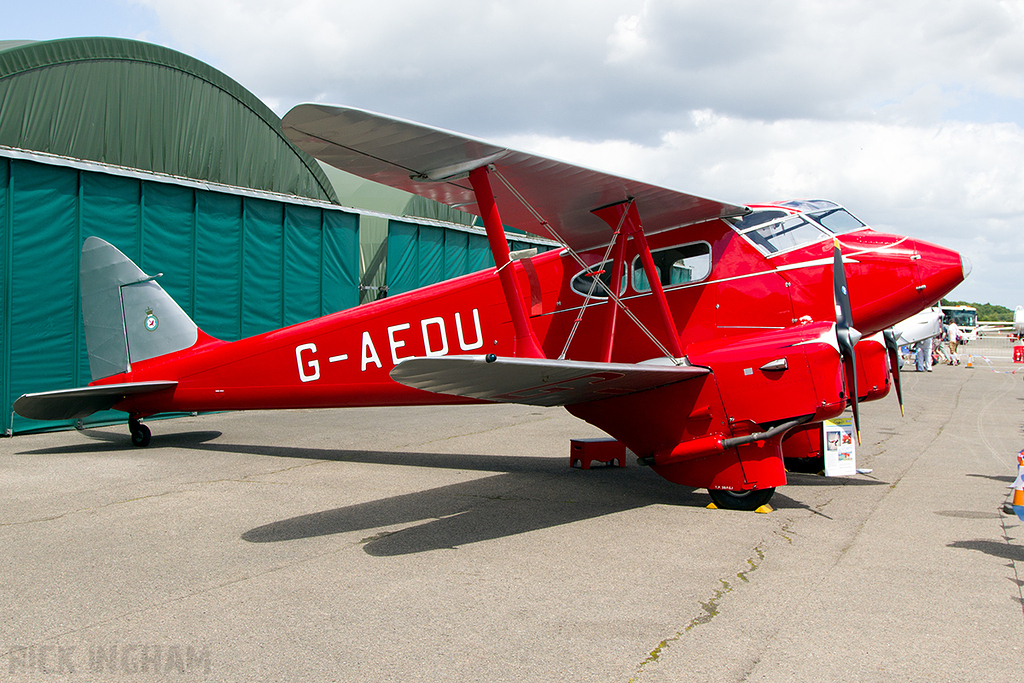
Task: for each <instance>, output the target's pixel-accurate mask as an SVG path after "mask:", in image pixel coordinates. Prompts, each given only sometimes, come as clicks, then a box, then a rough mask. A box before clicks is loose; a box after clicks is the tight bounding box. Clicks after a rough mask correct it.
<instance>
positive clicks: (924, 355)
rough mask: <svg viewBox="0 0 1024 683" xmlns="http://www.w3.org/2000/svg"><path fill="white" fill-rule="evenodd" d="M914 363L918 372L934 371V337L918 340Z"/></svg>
mask: <svg viewBox="0 0 1024 683" xmlns="http://www.w3.org/2000/svg"><path fill="white" fill-rule="evenodd" d="M914 364H915V365H916V366H917V371H918V372H931V371H932V338H931V337H928V338H927V339H922V340H921V341H919V342H917V356H916V358H915V362H914Z"/></svg>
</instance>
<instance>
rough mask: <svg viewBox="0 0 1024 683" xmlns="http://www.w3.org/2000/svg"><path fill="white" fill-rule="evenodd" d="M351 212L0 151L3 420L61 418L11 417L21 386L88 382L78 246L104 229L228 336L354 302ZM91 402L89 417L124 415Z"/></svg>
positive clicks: (11, 426)
mask: <svg viewBox="0 0 1024 683" xmlns="http://www.w3.org/2000/svg"><path fill="white" fill-rule="evenodd" d="M358 219H359V217H358V215H356V214H352V213H347V212H345V211H341V210H337V209H334V208H331V207H329V206H325V205H321V204H315V205H309V204H299V203H294V204H293V203H289V202H287V201H278V200H277V199H276V198H270V199H268V198H262V197H259V198H258V197H253V196H250V195H247V194H244V193H240V194H237V195H236V194H231V193H229V192H215V191H212V190H207V189H201V188H197V187H196V188H194V187H190V186H187V185H179V184H173V183H166V182H158V181H154V180H149V179H147V178H145V177H141V176H140V177H135V176H128V175H125V176H121V175H110V174H106V173H101V172H97V171H93V170H82V169H78V168H71V167H66V166H59V165H51V164H45V163H39V162H36V161H31V160H24V159H17V158H7V157H0V332H2V334H0V404H2V406H3V408H2V410H3V413H2V415H3V421H4V423H5V424H4V425H3V432H5V433H6V432H13V433H18V432H25V431H38V430H45V429H55V428H69V427H72V426H73V425H74V422H73V421H62V422H52V423H51V422H41V421H36V420H27V419H24V418H22V417H20V416H17V415H14V414H13V410H12V407H11V406H12V405H13V403H14V400H15V399H16V398H17V397H18V396H20V395H21V394H24V393H33V392H38V391H49V390H53V389H64V388H72V387H77V386H84V385H86V384H88V383H89V382H90V381H91V380H92V374H91V372H90V369H89V359H88V353H87V350H86V344H85V334H84V332H83V326H82V313H81V302H80V299H79V297H80V294H79V272H78V271H79V257H80V253H81V248H82V243H83V242H84V241H85V239H86V238H87V237H90V236H93V235H95V236H97V237H100V238H102V239H105V240H107V241H108V242H110V243H111V244H113V245H114V246H116V247H117V248H118V249H120V250H121V251H122V252H124V253H125V254H126V255H127V256H128V257H129V258H131V259H132V260H133V261H135V262H136V263H137V264H138V265H139V267H140V268H142V270H144V271H145V272H146V273H148V274H150V275H156V274H158V273H161V275H160V277H159V278H158V280H157V281H158V282H159V283H160V285H161V286H162V287H163V288H164V289H165V290H167V292H168V293H169V294H170V295H171V296H172V297H173V298H174V299H175V300H176V301H177V302H178V304H180V305H181V307H182V308H183V309H184V310H185V311H186V312H187V313H188V314H189V315H190V316H192V318H193V319H194V320H195V321H196V324H197V325H199V327H200V328H201V329H202V330H203V331H204V332H206V333H207V334H209V335H211V336H214V337H217V338H219V339H224V340H227V341H234V340H237V339H241V338H242V337H246V336H250V335H254V334H258V333H261V332H266V331H270V330H273V329H277V328H280V327H284V326H286V325H291V324H295V323H299V322H303V321H306V320H310V319H312V318H317V317H319V316H322V315H326V314H328V313H333V312H335V311H339V310H343V309H346V308H351V307H353V306H355V305H356V304H357V303H358V301H359V281H358V275H359V220H358ZM125 419H126V416H125V415H124V413H121V412H118V411H108V412H105V413H97V414H96V415H93V416H91V417H89V418H87V419H86V420H84V422H85V424H104V423H110V422H122V421H124V420H125Z"/></svg>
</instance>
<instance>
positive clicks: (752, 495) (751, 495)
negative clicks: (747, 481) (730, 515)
mask: <svg viewBox="0 0 1024 683" xmlns="http://www.w3.org/2000/svg"><path fill="white" fill-rule="evenodd" d="M708 493H709V494H711V500H713V501H715V505H717V506H718V507H720V508H722V509H724V510H748V511H749V510H756V509H757V508H759V507H761V506H762V505H764V504H765V503H767V502H768V501H769V500H771V497H772V496H773V495H774V494H775V489H774V488H769V489H753V490H751V491H725V490H722V489H708Z"/></svg>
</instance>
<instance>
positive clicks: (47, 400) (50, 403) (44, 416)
mask: <svg viewBox="0 0 1024 683" xmlns="http://www.w3.org/2000/svg"><path fill="white" fill-rule="evenodd" d="M176 386H178V383H177V382H128V383H126V384H100V385H96V386H91V387H79V388H77V389H58V390H57V391H43V392H40V393H38V394H22V395H21V397H20V398H19V399H18V400H17V401H15V402H14V411H15V412H16V413H18V415H21V416H22V417H27V418H29V419H32V420H77V419H79V418H82V417H87V416H89V415H92V414H93V413H96V412H99V411H101V410H110V409H111V408H113V407H114V406H115V405H116V404H117V403H118V401H120V400H122V399H124V398H126V397H128V396H133V395H135V394H148V393H151V392H154V391H164V390H166V389H173V388H174V387H176Z"/></svg>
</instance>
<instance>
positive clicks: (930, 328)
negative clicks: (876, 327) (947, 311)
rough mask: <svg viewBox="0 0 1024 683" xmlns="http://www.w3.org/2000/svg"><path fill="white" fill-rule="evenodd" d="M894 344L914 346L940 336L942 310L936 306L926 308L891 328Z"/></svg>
mask: <svg viewBox="0 0 1024 683" xmlns="http://www.w3.org/2000/svg"><path fill="white" fill-rule="evenodd" d="M892 330H893V332H894V333H895V335H896V343H897V344H899V345H900V346H905V345H907V344H916V343H917V342H919V341H923V340H925V339H928V338H929V337H937V336H939V335H940V334H942V309H941V308H939V307H938V306H933V307H931V308H926V309H924V310H923V311H921V312H920V313H916V314H914V315H912V316H910V317H909V318H907V319H906V320H903V321H901V322H898V323H896V324H895V325H893V326H892Z"/></svg>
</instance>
